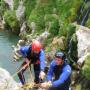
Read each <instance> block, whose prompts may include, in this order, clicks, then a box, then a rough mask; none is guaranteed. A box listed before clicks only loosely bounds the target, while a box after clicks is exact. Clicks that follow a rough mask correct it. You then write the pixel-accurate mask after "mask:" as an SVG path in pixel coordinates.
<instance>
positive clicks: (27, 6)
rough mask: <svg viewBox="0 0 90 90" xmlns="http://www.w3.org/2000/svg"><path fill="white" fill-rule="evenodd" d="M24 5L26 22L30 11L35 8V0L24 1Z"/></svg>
mask: <svg viewBox="0 0 90 90" xmlns="http://www.w3.org/2000/svg"><path fill="white" fill-rule="evenodd" d="M24 5H25V17H26V19H27V20H28V18H29V16H30V13H31V11H32V10H33V9H34V8H35V5H36V0H25V1H24Z"/></svg>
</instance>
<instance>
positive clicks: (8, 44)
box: [0, 30, 20, 79]
mask: <svg viewBox="0 0 90 90" xmlns="http://www.w3.org/2000/svg"><path fill="white" fill-rule="evenodd" d="M18 40H19V37H18V36H16V35H14V34H12V33H10V32H8V31H1V30H0V67H2V68H4V69H6V70H7V71H9V72H10V74H11V75H13V74H14V73H15V72H16V70H17V68H18V67H19V65H20V64H19V63H20V62H13V57H12V45H15V44H16V43H17V41H18ZM15 79H18V78H17V76H16V77H15Z"/></svg>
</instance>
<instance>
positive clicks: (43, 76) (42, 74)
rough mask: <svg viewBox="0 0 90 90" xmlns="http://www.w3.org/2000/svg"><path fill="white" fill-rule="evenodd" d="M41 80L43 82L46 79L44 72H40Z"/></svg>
mask: <svg viewBox="0 0 90 90" xmlns="http://www.w3.org/2000/svg"><path fill="white" fill-rule="evenodd" d="M39 78H40V79H42V80H43V79H44V78H45V73H44V72H43V71H41V72H40V75H39Z"/></svg>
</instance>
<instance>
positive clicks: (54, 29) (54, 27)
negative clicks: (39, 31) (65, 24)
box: [44, 14, 59, 36]
mask: <svg viewBox="0 0 90 90" xmlns="http://www.w3.org/2000/svg"><path fill="white" fill-rule="evenodd" d="M44 20H45V25H46V27H47V29H49V32H50V33H51V36H56V35H58V32H59V21H58V19H57V18H56V17H54V16H53V15H52V14H46V15H45V17H44Z"/></svg>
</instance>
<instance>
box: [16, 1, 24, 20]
mask: <svg viewBox="0 0 90 90" xmlns="http://www.w3.org/2000/svg"><path fill="white" fill-rule="evenodd" d="M24 11H25V7H24V6H23V1H22V0H21V1H20V2H19V6H18V8H17V10H16V16H17V19H18V20H20V19H21V18H22V17H23V16H24Z"/></svg>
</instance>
